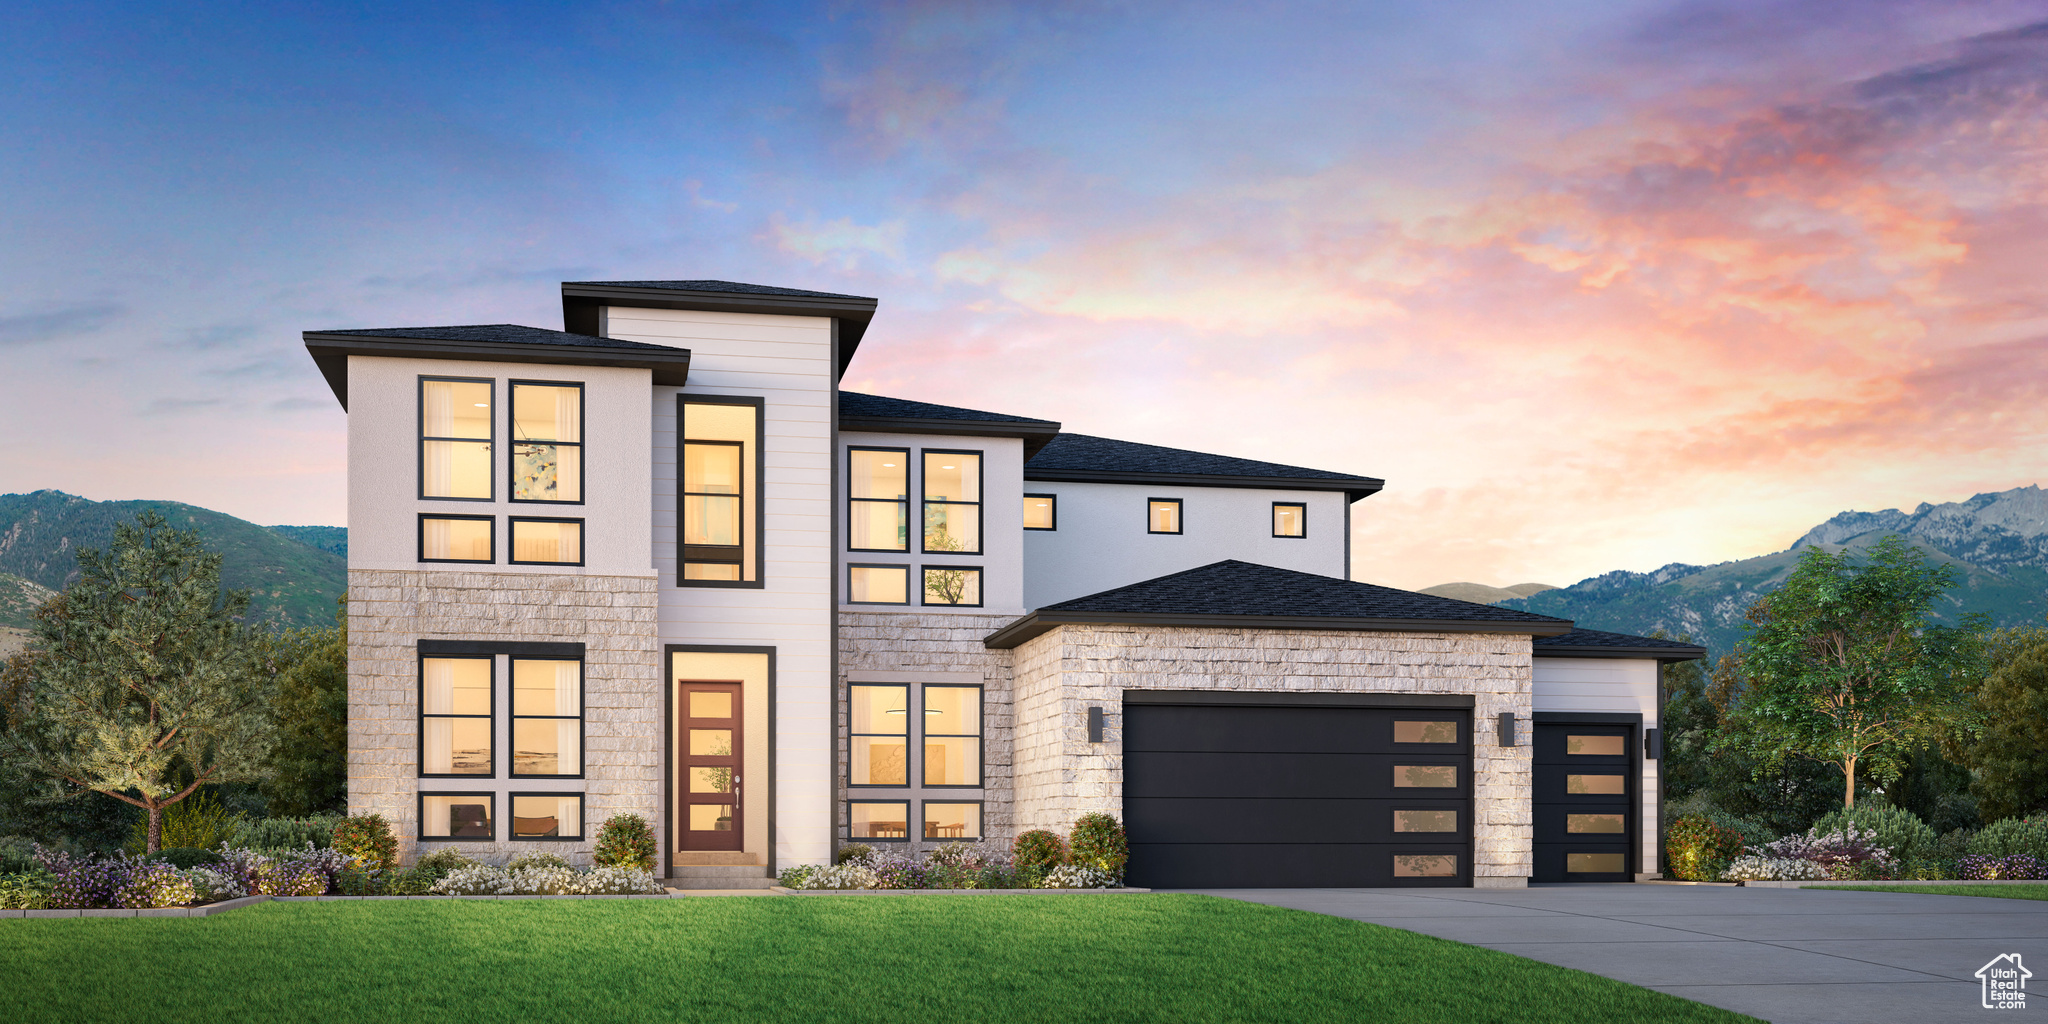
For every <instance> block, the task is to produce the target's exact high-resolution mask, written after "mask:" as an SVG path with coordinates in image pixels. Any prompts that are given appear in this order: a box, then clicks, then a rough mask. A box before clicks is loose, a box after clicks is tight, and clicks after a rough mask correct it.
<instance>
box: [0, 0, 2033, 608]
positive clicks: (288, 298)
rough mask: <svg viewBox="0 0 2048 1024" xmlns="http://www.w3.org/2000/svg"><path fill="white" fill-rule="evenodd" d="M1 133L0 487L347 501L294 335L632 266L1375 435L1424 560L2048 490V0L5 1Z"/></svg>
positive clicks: (991, 380)
mask: <svg viewBox="0 0 2048 1024" xmlns="http://www.w3.org/2000/svg"><path fill="white" fill-rule="evenodd" d="M171 7H176V8H178V10H177V11H172V12H169V13H167V10H166V9H167V8H171ZM38 8H40V9H38ZM0 139H5V143H4V144H0V429H4V430H5V431H6V434H7V436H8V437H9V438H10V439H11V440H12V442H13V443H12V446H11V448H12V451H13V456H12V457H11V458H10V459H8V460H7V462H6V463H5V464H4V465H0V492H16V491H27V490H36V489H40V488H58V489H61V490H65V491H70V492H72V493H76V494H82V495H85V496H86V497H89V498H94V499H126V498H168V499H175V500H179V501H185V502H191V503H193V504H197V505H203V506H206V507H208V508H214V509H218V510H221V511H223V512H227V513H230V514H233V515H237V516H241V517H243V518H246V519H251V520H255V521H258V522H262V523H332V524H342V523H343V522H344V519H345V505H346V501H345V498H346V495H345V481H344V479H343V469H344V465H345V460H346V457H347V451H346V443H345V435H344V422H343V416H342V413H341V410H340V408H339V406H338V405H337V404H336V403H335V401H334V399H333V397H332V396H331V395H330V394H329V393H328V391H327V389H326V387H325V385H324V384H323V383H322V381H321V379H320V376H319V374H318V373H317V372H315V370H314V367H313V364H312V362H311V360H310V359H308V358H307V356H306V354H305V351H304V349H303V347H302V345H301V342H300V338H299V332H301V331H304V330H309V329H321V328H346V327H386V326H412V325H425V324H465V323H498V322H512V323H524V324H531V325H534V326H539V327H550V328H559V327H560V326H561V307H560V300H559V291H558V288H557V285H558V283H559V282H561V281H563V280H590V279H597V280H602V279H621V278H624V279H644V278H723V279H728V280H738V281H751V282H758V283H764V284H778V285H788V286H794V287H801V288H815V289H820V290H825V291H835V292H850V293H854V294H860V295H871V296H876V297H878V298H879V299H880V300H881V306H880V311H879V313H878V314H877V316H876V318H875V322H874V327H873V328H872V330H870V332H869V333H868V335H867V339H866V340H865V341H864V342H863V343H862V346H861V352H860V356H859V358H858V359H857V360H856V361H855V363H854V365H853V368H852V370H851V372H850V373H849V375H848V377H847V379H846V381H845V386H846V387H847V388H849V389H851V390H859V391H870V392H875V393H880V394H886V395H893V396H899V397H904V398H914V399H921V400H926V401H935V402H943V403H948V404H955V405H964V406H969V407H973V408H983V409H991V410H996V411H1001V412H1010V413H1017V414H1021V415H1027V416H1037V417H1045V418H1050V419H1057V420H1060V421H1062V422H1063V423H1064V424H1065V425H1066V426H1067V428H1068V429H1071V430H1075V431H1079V432H1083V433H1091V434H1100V435H1106V436H1110V437H1118V438H1124V439H1127V440H1133V441H1142V442H1148V443H1153V444H1165V445H1172V446H1175V447H1185V448H1194V449H1199V450H1204V451H1213V452H1219V453H1223V454H1230V455H1243V456H1252V457H1257V458H1263V459H1271V460H1274V461H1280V462H1289V463H1294V464H1299V465H1306V466H1313V467H1317V468H1323V469H1332V470H1342V471H1349V472H1357V473H1364V474H1369V475H1373V476H1379V477H1383V478H1385V479H1386V481H1387V487H1386V490H1385V491H1384V492H1382V493H1380V494H1378V495H1376V496H1374V497H1371V498H1368V499H1366V500H1364V501H1362V502H1360V503H1359V504H1358V505H1357V506H1355V512H1356V520H1357V536H1356V541H1357V543H1356V545H1355V551H1356V552H1357V562H1356V567H1355V572H1356V575H1357V576H1358V578H1361V579H1365V580H1369V581H1372V582H1378V583H1386V584H1391V585H1394V586H1402V587H1422V586H1428V585H1430V584H1435V583H1443V582H1448V581H1453V580H1472V581H1476V582H1481V583H1490V584H1495V585H1504V584H1510V583H1518V582H1524V581H1537V582H1546V583H1553V584H1568V583H1571V582H1574V581H1577V580H1579V579H1581V578H1584V577H1587V576H1591V575H1595V574H1597V573H1601V572H1605V571H1608V570H1611V569H1633V570H1647V569H1651V568H1655V567H1657V566H1659V565H1662V564H1664V563H1666V562H1672V561H1685V562H1698V563H1708V562H1716V561H1723V560H1727V559H1733V558H1743V557H1748V556H1751V555H1757V554H1763V553H1766V552H1770V551H1775V550H1780V549H1783V548H1784V547H1785V546H1786V545H1787V544H1788V543H1790V542H1791V541H1792V540H1793V539H1794V538H1795V537H1797V536H1798V535H1799V533H1800V532H1802V531H1803V530H1805V529H1806V528H1808V527H1810V526H1812V525H1814V524H1815V523H1817V522H1819V521H1821V520H1823V519H1825V518H1827V517H1828V516H1830V515H1832V514H1834V513H1836V512H1838V511H1842V510H1844V509H1851V508H1855V509H1864V510H1875V509H1882V508H1890V507H1904V508H1911V507H1912V506H1914V505H1916V504H1918V503H1919V502H1922V501H1930V502H1943V501H1954V500H1959V499H1962V498H1966V497H1968V496H1970V495H1971V494H1973V493H1977V492H1981V491H1994V490H2004V489H2007V488H2011V487H2017V486H2023V485H2027V484H2035V483H2042V484H2048V0H2040V2H2033V3H1981V4H1971V3H1939V4H1936V3H1881V2H1871V0H1858V2H1806V3H1784V4H1769V3H1653V2H1630V0H1604V2H1597V3H1595V2H1569V3H1555V2H1553V3H1540V4H1530V3H1527V2H1516V3H1462V4H1416V3H1412V2H1409V3H1341V4H1340V3H1331V4H1306V3H1300V4H1287V3H1262V4H1176V3H1159V4H1143V3H1122V4H1100V5H1097V4H1064V5H1061V4H1053V3H1047V2H1038V3H1029V4H1020V5H1016V6H1014V7H1008V8H1005V7H1003V6H1001V5H997V4H993V3H976V4H959V5H954V4H939V3H917V4H847V5H823V6H812V5H800V4H790V5H777V4H763V3H751V4H738V3H735V4H713V5H698V4H686V3H579V4H523V5H522V4H477V5H463V4H432V5H423V4H417V3H407V4H395V5H391V6H389V7H388V8H381V9H380V8H378V7H377V6H376V5H370V4H348V5H330V4H319V3H282V4H280V3H264V4H248V5H234V4H204V5H165V4H143V5H132V6H128V5H109V4H96V3H90V2H74V3H67V4H63V5H55V4H45V5H36V6H35V7H23V8H17V9H15V10H14V11H13V12H12V13H11V14H10V20H9V23H8V26H7V29H6V31H5V32H0Z"/></svg>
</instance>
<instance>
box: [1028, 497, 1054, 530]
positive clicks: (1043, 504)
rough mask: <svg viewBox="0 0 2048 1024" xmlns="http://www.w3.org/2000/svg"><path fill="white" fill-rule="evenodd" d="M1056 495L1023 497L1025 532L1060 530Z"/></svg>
mask: <svg viewBox="0 0 2048 1024" xmlns="http://www.w3.org/2000/svg"><path fill="white" fill-rule="evenodd" d="M1059 501H1060V499H1059V495H1057V494H1027V495H1025V496H1024V528H1025V529H1027V530H1057V529H1059V528H1060V505H1059Z"/></svg>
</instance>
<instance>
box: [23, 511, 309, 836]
mask: <svg viewBox="0 0 2048 1024" xmlns="http://www.w3.org/2000/svg"><path fill="white" fill-rule="evenodd" d="M78 567H79V578H78V581H77V582H76V583H73V584H72V585H71V586H70V587H69V588H68V589H66V590H65V591H64V595H63V599H62V601H61V608H50V609H46V610H45V611H44V612H41V613H39V614H38V615H37V617H36V621H35V626H34V630H33V632H32V636H31V640H30V642H31V644H33V645H34V646H35V647H36V648H37V649H38V650H39V651H40V652H41V657H40V658H39V659H38V663H37V665H36V671H35V677H34V679H33V681H32V682H31V683H30V684H29V685H28V686H25V687H23V692H21V693H19V694H18V695H17V696H16V700H17V701H18V704H17V707H16V708H15V709H14V710H15V712H16V714H17V716H18V717H17V719H16V725H15V727H14V728H13V729H11V730H10V731H9V732H8V733H7V735H6V736H5V738H4V739H0V756H4V759H5V762H6V763H7V765H8V766H9V767H10V768H12V769H14V770H17V771H25V772H28V773H32V774H34V775H37V776H40V777H42V779H43V780H44V782H45V785H46V787H47V791H48V795H49V796H51V797H52V798H64V797H67V796H77V795H82V793H83V791H85V790H92V791H95V792H100V793H105V794H107V795H108V796H111V797H113V798H114V799H116V800H121V801H125V802H127V803H130V804H133V805H135V806H137V807H140V808H142V809H143V810H144V811H146V812H147V813H148V815H149V831H148V841H147V850H148V852H150V853H155V852H156V851H157V849H158V848H159V847H161V846H162V841H163V816H164V809H165V808H167V807H170V806H172V805H174V804H176V803H177V802H178V801H180V800H183V799H185V798H186V797H188V796H191V795H192V794H193V793H195V792H197V791H198V790H199V788H200V787H201V786H204V785H206V784H208V783H220V782H249V781H255V780H256V779H258V778H260V777H261V772H262V768H263V764H264V761H265V759H266V758H267V757H268V756H269V754H270V749H271V746H272V744H273V743H274V742H275V736H276V726H275V724H274V723H273V721H272V718H271V715H270V713H269V711H270V705H271V701H272V699H273V697H274V691H275V689H276V686H275V677H276V666H275V665H274V664H272V663H271V662H270V659H269V657H268V655H269V649H270V644H269V643H268V642H267V640H266V638H265V637H264V635H263V634H261V633H259V632H258V631H256V630H254V629H252V628H250V627H249V626H247V625H245V624H243V623H242V622H241V621H240V616H241V615H242V613H243V612H244V611H245V610H246V609H247V608H248V605H249V595H248V594H247V593H246V592H242V591H230V592H226V593H223V592H222V590H221V586H220V567H221V556H220V555H218V554H216V553H214V552H211V551H208V550H207V549H206V548H205V547H204V546H203V545H202V544H201V543H200V541H199V534H198V531H196V530H194V531H181V530H176V529H172V528H170V527H169V526H168V524H167V523H166V521H165V520H164V518H163V517H162V516H161V515H158V514H156V513H154V512H150V513H144V514H143V515H141V516H139V517H137V519H136V521H135V523H133V524H129V523H122V524H119V525H118V526H116V527H115V530H114V539H113V544H112V545H111V546H110V547H109V548H108V549H107V550H106V551H97V550H91V549H85V550H80V551H79V552H78ZM56 603H59V602H53V604H56Z"/></svg>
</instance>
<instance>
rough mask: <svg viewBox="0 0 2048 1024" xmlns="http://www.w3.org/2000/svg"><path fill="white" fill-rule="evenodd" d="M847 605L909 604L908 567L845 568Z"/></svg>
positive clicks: (870, 566)
mask: <svg viewBox="0 0 2048 1024" xmlns="http://www.w3.org/2000/svg"><path fill="white" fill-rule="evenodd" d="M846 603H847V604H909V603H910V567H909V566H907V565H863V564H851V565H848V566H847V567H846Z"/></svg>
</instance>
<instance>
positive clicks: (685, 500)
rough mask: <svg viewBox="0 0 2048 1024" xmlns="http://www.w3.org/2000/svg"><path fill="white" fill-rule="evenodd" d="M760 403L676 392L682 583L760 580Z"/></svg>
mask: <svg viewBox="0 0 2048 1024" xmlns="http://www.w3.org/2000/svg"><path fill="white" fill-rule="evenodd" d="M762 409H763V405H762V401H761V399H758V398H738V397H735V398H721V397H717V396H710V395H684V396H681V397H680V398H679V400H678V407H677V420H678V422H677V427H676V432H677V434H678V435H679V436H680V438H681V441H680V447H681V449H682V450H681V452H680V453H679V459H678V462H679V464H680V465H679V471H678V473H677V479H676V488H677V494H676V497H677V513H676V515H677V520H678V522H677V533H678V538H677V540H678V546H679V548H680V550H679V551H678V552H677V560H678V561H679V562H680V563H681V567H682V571H681V574H680V575H681V579H679V580H678V581H677V585H679V586H686V587H692V586H697V587H759V586H761V557H760V536H759V533H760V525H761V514H762V513H761V507H760V494H759V491H760V473H761V430H762V425H761V419H762V415H761V414H762Z"/></svg>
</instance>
